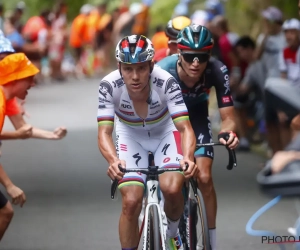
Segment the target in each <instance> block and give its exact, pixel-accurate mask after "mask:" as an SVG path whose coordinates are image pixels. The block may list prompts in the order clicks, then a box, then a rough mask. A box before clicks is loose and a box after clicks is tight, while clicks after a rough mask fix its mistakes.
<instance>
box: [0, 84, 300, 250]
mask: <svg viewBox="0 0 300 250" xmlns="http://www.w3.org/2000/svg"><path fill="white" fill-rule="evenodd" d="M97 85H98V81H97V80H83V81H81V82H79V81H77V80H72V81H69V82H68V83H65V84H45V85H42V86H38V87H35V88H34V89H32V90H30V93H29V96H28V98H27V99H28V100H27V104H26V109H27V111H28V113H30V115H31V116H30V118H26V120H27V121H28V123H30V124H32V125H35V126H37V127H41V128H45V129H51V130H52V129H54V128H56V127H57V126H60V125H64V126H66V127H67V128H68V135H67V137H66V138H65V139H63V140H62V141H45V140H34V139H31V140H24V141H7V142H4V145H3V147H2V157H1V163H2V164H3V166H4V167H5V169H6V171H7V173H8V174H9V176H10V177H11V179H12V180H13V181H14V183H15V184H16V185H18V186H20V187H21V188H22V189H23V190H24V191H25V192H26V195H27V203H26V205H25V206H24V208H22V209H21V208H18V207H16V208H15V216H14V218H13V221H12V223H11V225H10V227H9V230H8V231H7V233H6V235H5V237H4V239H3V241H2V242H1V243H0V249H3V250H96V249H97V250H116V249H120V245H119V240H118V219H119V213H120V200H119V201H117V202H114V201H111V200H110V181H109V178H108V177H107V175H106V168H107V165H106V162H105V160H104V159H103V158H102V156H101V155H100V153H99V151H98V147H97V123H96V110H97V92H98V91H97V88H98V86H97ZM5 129H12V127H11V125H10V123H9V121H7V122H6V124H5ZM237 157H238V168H236V169H234V170H233V171H228V170H226V168H225V166H226V164H227V154H226V151H225V149H223V148H217V149H215V161H214V167H213V170H214V171H213V176H214V180H215V186H216V190H217V195H218V221H217V240H218V246H219V248H218V249H222V250H232V249H239V250H250V249H261V250H265V249H266V250H267V249H277V246H276V245H267V244H261V238H260V237H252V236H248V235H247V234H246V232H245V225H246V223H247V221H248V219H249V218H250V217H251V215H252V214H253V213H254V212H255V211H256V210H258V209H259V208H260V207H261V206H263V205H264V204H265V203H266V202H267V201H269V198H268V197H265V196H264V195H262V194H261V193H260V192H259V190H258V187H257V185H256V183H255V175H256V173H257V171H258V170H259V167H258V164H259V163H260V162H261V161H262V160H263V159H262V158H260V157H259V156H256V155H254V154H251V153H239V154H238V155H237ZM296 218H297V211H296V208H295V205H294V201H291V200H287V201H282V202H281V203H280V204H278V205H277V206H276V207H274V208H273V209H272V210H271V211H269V212H268V213H267V214H266V215H264V216H263V217H261V219H260V220H259V222H257V223H256V224H255V227H256V228H257V229H271V230H275V231H276V232H277V233H278V234H279V235H287V231H286V228H287V227H289V226H292V225H293V224H294V222H295V220H296ZM278 249H279V248H278ZM287 249H292V248H291V245H290V246H288V248H287Z"/></svg>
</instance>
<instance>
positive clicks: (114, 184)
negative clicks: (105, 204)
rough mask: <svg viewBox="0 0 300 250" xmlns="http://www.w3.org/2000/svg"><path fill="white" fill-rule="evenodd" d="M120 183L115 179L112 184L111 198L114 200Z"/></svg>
mask: <svg viewBox="0 0 300 250" xmlns="http://www.w3.org/2000/svg"><path fill="white" fill-rule="evenodd" d="M118 183H119V181H118V180H117V179H115V180H114V181H113V182H112V184H111V188H110V197H111V199H112V200H114V199H115V194H116V190H117V187H118Z"/></svg>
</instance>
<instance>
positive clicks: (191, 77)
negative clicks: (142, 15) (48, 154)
mask: <svg viewBox="0 0 300 250" xmlns="http://www.w3.org/2000/svg"><path fill="white" fill-rule="evenodd" d="M177 42H178V43H177V47H178V54H175V55H172V56H169V57H166V58H164V59H163V60H161V61H159V62H158V63H157V64H156V65H157V66H159V67H161V68H162V69H164V70H166V71H168V72H169V73H170V74H171V75H173V77H174V78H175V79H176V80H177V81H178V82H179V84H180V87H181V90H182V94H183V98H184V101H185V103H186V106H187V108H188V112H189V116H190V121H191V124H192V126H193V129H194V132H195V135H196V138H197V143H209V142H211V141H212V131H211V124H210V120H209V114H208V91H209V90H210V88H211V87H215V90H216V95H217V100H218V106H219V111H220V115H221V119H222V127H221V132H220V134H219V136H218V139H219V141H220V142H221V143H223V144H227V145H229V147H230V148H232V149H233V148H236V146H237V145H238V143H239V140H238V138H237V136H236V134H235V133H234V132H233V131H235V130H236V123H235V112H234V107H233V101H232V97H231V93H230V87H229V75H228V69H227V67H226V66H225V65H224V64H223V63H221V62H220V61H218V60H216V59H214V58H212V57H211V50H212V48H213V45H214V40H213V38H212V34H211V32H210V31H209V30H208V29H207V28H206V27H204V26H201V25H196V24H192V25H190V26H188V27H186V28H184V29H182V30H181V31H180V33H179V34H178V36H177ZM159 83H160V80H159V79H157V84H159ZM228 134H229V139H228V140H227V141H226V135H227V136H228ZM213 157H214V153H213V148H212V147H205V148H201V149H199V150H197V151H196V152H195V158H196V163H197V166H198V168H199V170H200V171H199V175H198V187H199V189H201V192H202V193H203V197H204V201H205V205H206V211H207V217H208V226H209V228H210V236H211V237H210V238H211V247H212V250H215V249H216V246H215V245H216V230H215V228H216V213H217V199H216V193H215V190H214V185H213V181H212V176H211V168H212V163H213Z"/></svg>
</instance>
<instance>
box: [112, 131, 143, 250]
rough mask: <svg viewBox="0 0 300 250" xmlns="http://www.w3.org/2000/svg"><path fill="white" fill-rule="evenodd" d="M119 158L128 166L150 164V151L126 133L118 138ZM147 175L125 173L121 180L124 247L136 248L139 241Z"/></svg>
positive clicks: (121, 225)
mask: <svg viewBox="0 0 300 250" xmlns="http://www.w3.org/2000/svg"><path fill="white" fill-rule="evenodd" d="M116 146H117V153H118V157H119V159H122V160H125V162H126V168H127V169H129V168H143V167H147V166H148V152H147V151H146V150H144V149H143V148H142V147H141V145H140V144H139V143H137V142H136V141H134V139H133V138H129V137H127V136H126V135H124V134H118V135H117V139H116ZM144 182H145V176H144V175H140V174H138V173H128V174H125V175H124V177H123V179H122V180H121V181H120V182H119V189H120V192H121V194H122V212H121V216H120V222H119V234H120V242H121V246H122V249H136V248H137V244H138V241H139V229H138V217H139V214H140V212H141V208H142V200H143V196H144Z"/></svg>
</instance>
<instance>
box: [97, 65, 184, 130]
mask: <svg viewBox="0 0 300 250" xmlns="http://www.w3.org/2000/svg"><path fill="white" fill-rule="evenodd" d="M150 87H151V91H150V95H149V98H148V100H147V102H148V104H149V105H148V115H147V117H146V118H145V119H142V118H141V117H139V116H138V115H137V113H136V112H135V110H134V106H133V102H132V100H131V99H130V96H129V94H128V91H127V88H126V85H125V84H124V81H123V79H122V77H121V75H120V72H119V70H115V71H113V72H112V73H110V74H108V75H107V76H105V77H104V78H103V79H102V80H101V82H100V84H99V103H98V116H97V120H98V125H99V126H102V125H113V124H114V117H115V115H116V116H117V118H118V119H119V121H120V122H121V123H122V124H124V125H126V126H128V127H130V128H132V129H134V130H144V131H145V130H146V131H151V130H156V129H157V128H158V129H159V128H160V127H161V126H165V127H166V126H168V125H170V126H171V127H172V128H173V127H174V123H176V122H178V121H182V120H188V119H189V117H188V111H187V108H186V105H185V103H184V101H183V98H182V93H181V89H180V86H179V84H178V83H177V81H176V80H175V78H174V77H173V76H172V75H171V74H169V73H168V72H167V71H165V70H163V69H161V68H159V67H156V66H155V67H154V69H153V71H152V73H151V78H150ZM172 120H173V121H172ZM172 128H170V129H172ZM161 129H163V127H161Z"/></svg>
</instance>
